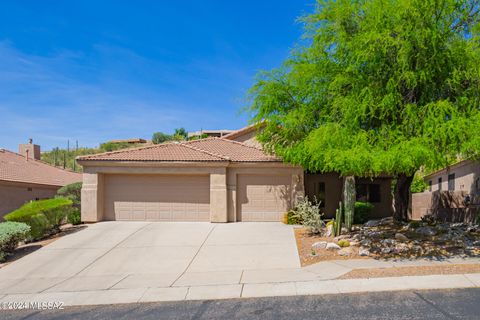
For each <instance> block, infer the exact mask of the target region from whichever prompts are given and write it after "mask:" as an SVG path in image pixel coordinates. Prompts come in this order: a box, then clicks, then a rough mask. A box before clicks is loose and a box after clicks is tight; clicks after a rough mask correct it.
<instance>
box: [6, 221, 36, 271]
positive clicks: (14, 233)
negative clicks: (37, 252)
mask: <svg viewBox="0 0 480 320" xmlns="http://www.w3.org/2000/svg"><path fill="white" fill-rule="evenodd" d="M29 232H30V227H29V226H28V225H27V224H25V223H21V222H2V223H0V262H1V261H4V260H5V258H6V257H7V256H8V255H9V254H11V253H12V252H13V251H14V250H15V248H16V247H17V245H18V243H19V242H20V241H24V240H25V239H26V238H27V237H28V234H29Z"/></svg>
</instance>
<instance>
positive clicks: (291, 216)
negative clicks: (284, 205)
mask: <svg viewBox="0 0 480 320" xmlns="http://www.w3.org/2000/svg"><path fill="white" fill-rule="evenodd" d="M285 223H286V224H302V218H301V217H300V215H299V214H298V213H297V212H296V211H295V210H290V211H288V212H287V213H286V214H285Z"/></svg>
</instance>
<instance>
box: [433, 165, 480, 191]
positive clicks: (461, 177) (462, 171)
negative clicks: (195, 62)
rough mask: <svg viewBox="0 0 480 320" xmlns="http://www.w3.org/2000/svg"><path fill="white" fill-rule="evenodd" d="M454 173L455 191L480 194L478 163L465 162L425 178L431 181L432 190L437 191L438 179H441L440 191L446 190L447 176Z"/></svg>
mask: <svg viewBox="0 0 480 320" xmlns="http://www.w3.org/2000/svg"><path fill="white" fill-rule="evenodd" d="M451 173H455V191H465V192H467V193H473V194H480V162H475V161H466V162H464V163H462V164H461V165H459V166H452V167H449V168H446V169H444V170H441V171H439V172H437V173H434V174H432V175H430V176H428V177H426V178H425V182H427V184H428V182H429V181H432V190H431V192H435V191H438V190H439V183H438V178H442V190H443V191H447V190H448V175H449V174H451Z"/></svg>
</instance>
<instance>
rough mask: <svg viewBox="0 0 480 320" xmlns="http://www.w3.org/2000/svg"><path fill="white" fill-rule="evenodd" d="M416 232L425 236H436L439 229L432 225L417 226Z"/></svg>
mask: <svg viewBox="0 0 480 320" xmlns="http://www.w3.org/2000/svg"><path fill="white" fill-rule="evenodd" d="M415 232H416V233H418V234H421V235H423V236H434V235H436V234H437V230H436V229H435V228H432V227H420V228H417V229H416V230H415Z"/></svg>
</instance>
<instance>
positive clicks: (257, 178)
mask: <svg viewBox="0 0 480 320" xmlns="http://www.w3.org/2000/svg"><path fill="white" fill-rule="evenodd" d="M290 193H291V192H290V176H288V175H238V178H237V213H236V214H237V220H238V221H280V220H281V218H282V215H283V213H285V212H286V211H287V210H288V209H289V203H290ZM104 196H105V218H106V219H107V220H134V221H143V220H147V221H210V178H209V176H208V175H113V174H110V175H106V176H105V195H104Z"/></svg>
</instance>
